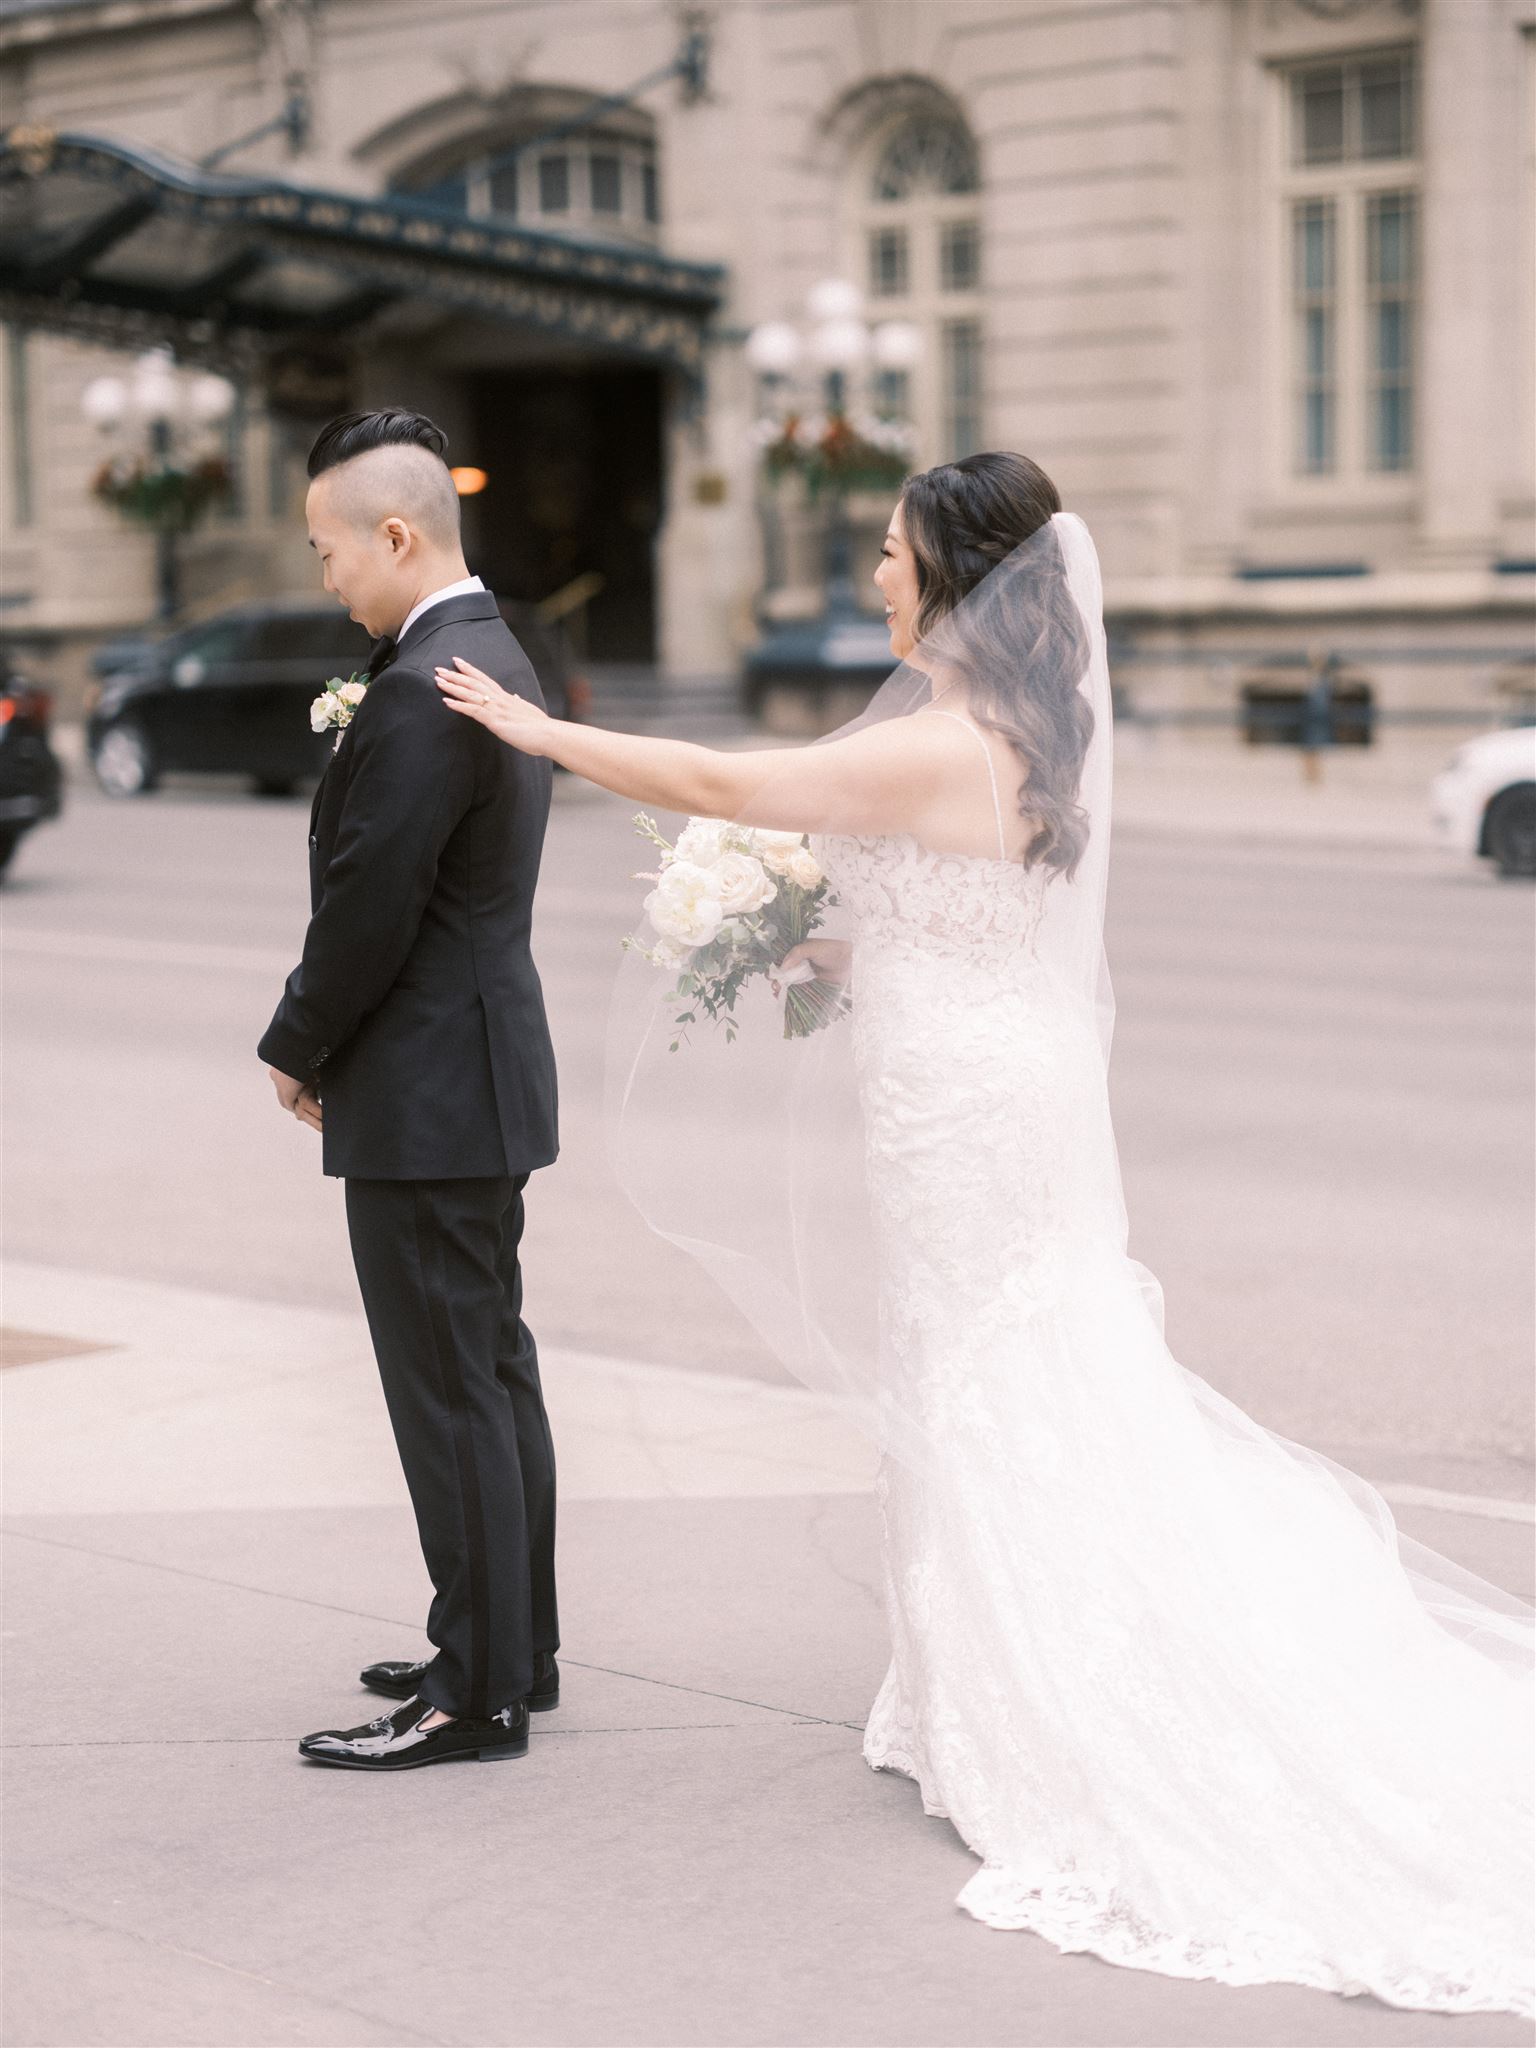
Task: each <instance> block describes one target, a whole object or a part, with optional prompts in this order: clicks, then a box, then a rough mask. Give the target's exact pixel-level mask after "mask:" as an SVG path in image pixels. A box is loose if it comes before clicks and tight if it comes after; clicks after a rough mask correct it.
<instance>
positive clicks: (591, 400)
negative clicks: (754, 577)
mask: <svg viewBox="0 0 1536 2048" xmlns="http://www.w3.org/2000/svg"><path fill="white" fill-rule="evenodd" d="M468 381H469V395H470V415H471V420H472V422H473V449H472V451H471V450H470V449H469V448H466V449H465V450H464V452H463V453H460V452H459V451H458V450H455V451H454V454H453V456H452V457H451V458H450V459H451V460H454V461H457V462H464V463H472V464H473V465H474V467H475V468H477V469H483V470H484V471H485V472H486V475H487V478H488V482H487V484H486V487H485V489H484V490H483V491H482V492H480V493H479V494H478V496H476V497H475V498H473V499H471V500H469V501H467V502H466V505H465V512H466V515H467V517H466V533H465V538H466V541H467V543H468V552H469V555H470V567H471V568H472V569H473V570H474V571H475V572H476V573H477V574H478V575H482V576H484V578H485V580H486V582H487V583H489V584H490V586H491V588H492V589H493V590H495V591H496V592H497V594H498V595H499V596H502V597H513V598H524V599H527V600H529V601H531V602H534V603H537V602H538V601H539V600H540V599H542V598H546V597H549V596H551V595H553V593H554V592H556V591H557V590H560V589H562V588H564V587H565V586H566V585H567V584H569V583H571V582H572V581H573V580H574V579H575V578H576V577H578V576H584V575H587V574H589V573H593V574H595V575H597V576H600V577H601V578H602V587H601V589H599V590H598V591H597V592H596V594H595V596H594V597H593V598H592V599H591V601H590V603H589V604H588V605H587V606H586V607H585V609H584V614H583V613H575V614H573V615H572V616H571V617H570V618H568V619H567V621H566V624H567V626H568V628H569V629H570V631H571V634H572V637H573V639H574V641H575V643H576V646H577V649H578V651H579V652H580V653H582V654H584V655H586V656H587V657H588V658H589V659H591V660H593V661H653V660H654V659H655V657H656V589H655V580H656V579H655V565H654V554H655V538H656V530H657V527H658V526H659V525H660V523H661V513H662V502H661V489H662V471H661V403H662V394H661V375H660V373H659V372H658V371H656V370H650V369H629V368H612V369H610V368H604V369H590V370H552V369H529V370H518V371H511V370H507V371H495V372H489V371H487V372H483V373H476V374H474V375H472V376H471V377H470V379H469V380H468Z"/></svg>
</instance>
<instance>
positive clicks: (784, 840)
mask: <svg viewBox="0 0 1536 2048" xmlns="http://www.w3.org/2000/svg"><path fill="white" fill-rule="evenodd" d="M804 848H805V835H804V834H803V833H801V832H754V833H753V834H752V851H753V852H754V853H755V854H756V855H757V857H758V859H759V860H760V861H761V862H762V863H763V866H764V867H766V868H771V869H772V870H773V872H774V874H776V875H784V874H788V872H789V863H790V861H791V860H792V859H793V858H794V856H795V855H796V854H797V853H800V852H803V851H804Z"/></svg>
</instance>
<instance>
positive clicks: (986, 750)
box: [933, 711, 1008, 860]
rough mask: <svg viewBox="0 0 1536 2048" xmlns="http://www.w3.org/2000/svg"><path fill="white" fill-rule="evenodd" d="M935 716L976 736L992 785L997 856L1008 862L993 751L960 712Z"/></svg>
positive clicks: (939, 712) (944, 712)
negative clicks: (962, 727)
mask: <svg viewBox="0 0 1536 2048" xmlns="http://www.w3.org/2000/svg"><path fill="white" fill-rule="evenodd" d="M933 715H934V717H935V718H952V719H953V720H954V721H955V723H956V725H963V726H964V727H965V729H966V731H967V732H968V733H972V734H974V735H975V740H976V744H977V746H978V747H980V749H981V751H982V754H983V755H984V757H985V759H986V763H987V777H988V780H989V781H990V782H991V784H992V812H993V815H994V817H995V818H996V819H997V855H998V859H999V860H1006V859H1007V858H1008V839H1007V835H1006V834H1005V833H1004V831H1003V806H1002V803H1001V801H1000V800H999V798H998V794H997V768H996V765H995V763H994V762H993V759H992V749H991V748H990V747H989V746H988V745H987V743H986V740H985V739H984V738H983V736H982V734H981V733H980V732H979V731H977V728H976V727H975V726H974V725H972V723H971V721H970V720H969V719H968V718H962V717H961V716H960V714H959V712H958V711H935V712H934V714H933Z"/></svg>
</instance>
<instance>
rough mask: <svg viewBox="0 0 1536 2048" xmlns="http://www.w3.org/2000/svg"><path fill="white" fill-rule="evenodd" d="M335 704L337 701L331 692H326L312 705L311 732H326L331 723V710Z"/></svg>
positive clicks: (310, 712)
mask: <svg viewBox="0 0 1536 2048" xmlns="http://www.w3.org/2000/svg"><path fill="white" fill-rule="evenodd" d="M334 702H335V699H334V698H333V697H332V696H331V693H330V691H329V690H324V691H322V692H321V694H320V695H319V696H318V697H317V698H316V699H315V701H314V703H313V704H311V705H310V707H309V729H310V731H311V732H324V731H325V728H326V727H327V726H328V725H329V724H330V722H331V708H332V705H333V704H334Z"/></svg>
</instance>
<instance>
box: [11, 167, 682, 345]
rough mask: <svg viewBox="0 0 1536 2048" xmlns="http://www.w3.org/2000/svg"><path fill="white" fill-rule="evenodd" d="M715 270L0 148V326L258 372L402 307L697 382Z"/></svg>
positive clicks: (196, 172)
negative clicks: (168, 349) (558, 341)
mask: <svg viewBox="0 0 1536 2048" xmlns="http://www.w3.org/2000/svg"><path fill="white" fill-rule="evenodd" d="M722 293H723V272H722V271H721V270H720V269H719V268H718V267H717V266H715V265H712V264H701V263H685V262H677V261H674V260H672V259H671V258H669V257H666V256H662V255H659V254H656V253H654V252H652V251H648V250H644V249H630V248H626V247H618V246H614V245H609V244H600V243H593V242H586V241H577V240H574V239H567V238H565V237H563V236H560V235H552V234H548V233H540V232H537V231H532V230H529V229H526V228H519V227H516V226H514V225H511V224H508V225H500V224H498V223H496V222H494V221H481V220H474V219H469V218H467V217H465V216H464V215H462V214H458V213H454V212H451V211H449V210H447V209H445V208H442V207H438V206H434V205H431V204H428V203H426V202H424V201H422V200H417V199H410V198H403V197H396V196H394V195H388V196H383V197H371V196H368V197H360V196H358V195H356V194H352V193H342V192H326V191H320V190H316V189H314V188H311V187H305V186H302V185H295V184H289V183H287V182H285V181H283V180H281V179H278V178H270V177H260V178H249V177H230V176H227V175H225V174H223V173H221V172H217V171H207V170H203V169H201V168H199V167H198V166H196V165H192V164H187V163H182V162H179V161H177V160H176V159H174V158H172V157H168V156H163V155H160V154H158V153H157V152H155V151H152V150H148V149H143V148H138V147H132V148H130V147H129V146H128V145H126V144H124V143H120V142H112V141H108V140H106V139H104V138H102V137H100V136H93V135H84V134H68V133H58V132H56V131H54V130H52V129H45V128H37V127H18V128H12V129H10V130H9V131H8V133H6V134H5V135H4V137H3V138H0V318H4V319H7V320H13V321H16V322H18V323H19V324H21V325H23V326H30V327H38V328H44V329H47V330H49V331H52V332H54V333H64V334H72V335H76V336H78V337H80V338H82V339H86V340H93V341H98V342H104V343H107V344H109V345H111V346H114V347H121V348H130V349H132V348H143V347H147V346H151V345H153V344H154V343H157V342H169V343H171V344H172V345H173V346H174V347H175V348H176V351H177V353H178V354H179V355H182V356H184V357H186V358H188V359H191V360H202V361H206V362H208V363H210V364H212V365H214V366H219V367H225V368H233V369H243V370H246V371H251V370H255V369H256V368H257V367H258V365H259V364H260V362H261V360H262V358H264V357H271V356H273V355H276V354H280V353H281V352H283V351H284V350H285V349H295V348H305V347H316V346H320V345H324V344H328V343H329V344H336V343H339V344H341V345H342V346H343V347H347V346H348V345H351V346H357V345H360V344H361V343H362V342H363V341H364V340H365V338H366V336H367V334H368V333H369V332H370V331H378V330H379V329H380V328H381V327H382V328H388V327H389V326H390V325H392V324H395V323H396V322H397V321H399V320H400V319H401V317H402V316H405V319H406V323H407V324H408V322H409V311H410V309H411V308H412V307H415V308H418V309H422V310H425V311H426V312H427V313H428V314H429V315H430V313H431V311H432V309H436V311H437V313H438V314H439V315H441V314H443V313H451V312H453V311H459V312H462V313H464V314H466V315H470V316H475V317H478V318H480V319H483V320H490V321H494V322H498V323H501V324H505V325H510V326H516V327H520V328H522V329H525V330H531V331H534V332H539V333H543V334H546V335H549V336H551V337H556V336H558V337H561V338H563V339H564V340H565V341H566V342H570V343H576V344H578V345H581V346H584V347H587V348H593V349H597V350H599V351H601V352H602V353H604V354H607V355H613V356H621V357H628V358H630V359H632V360H635V361H640V362H649V363H654V364H657V365H660V366H663V367H669V368H672V369H674V370H677V371H679V372H680V373H682V375H683V376H684V378H685V379H686V380H687V382H688V383H689V384H690V385H696V384H697V382H698V380H699V377H700V372H701V367H702V361H703V351H704V331H705V327H706V324H707V322H708V320H709V317H710V315H711V314H712V313H713V311H714V310H715V308H716V307H717V305H718V304H719V302H720V299H721V296H722Z"/></svg>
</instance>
